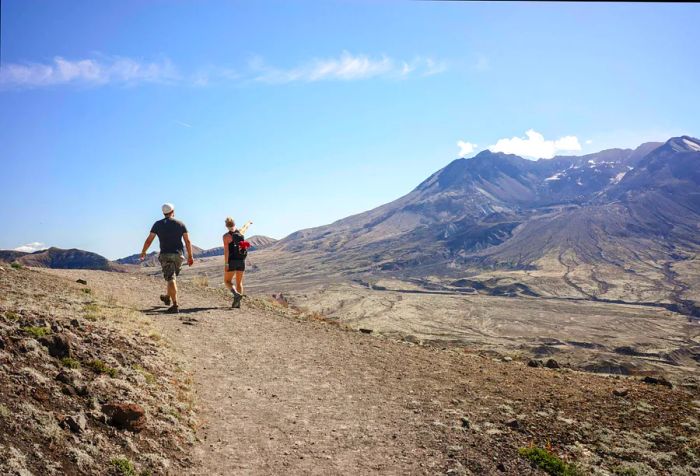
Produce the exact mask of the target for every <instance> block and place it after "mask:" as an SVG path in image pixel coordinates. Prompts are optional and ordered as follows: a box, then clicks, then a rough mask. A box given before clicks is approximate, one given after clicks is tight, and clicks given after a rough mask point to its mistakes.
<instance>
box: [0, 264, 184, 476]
mask: <svg viewBox="0 0 700 476" xmlns="http://www.w3.org/2000/svg"><path fill="white" fill-rule="evenodd" d="M189 381H190V377H189V376H188V375H187V374H186V373H185V372H184V371H183V370H182V367H179V366H178V362H177V359H176V358H175V355H174V354H173V353H172V351H171V350H170V349H168V348H167V347H166V346H165V343H164V341H163V339H162V336H161V335H160V334H159V333H158V331H157V330H156V329H155V328H154V327H153V326H152V323H151V320H150V319H148V318H146V317H145V316H144V315H143V314H141V313H138V312H134V311H133V310H131V309H129V308H126V307H124V306H122V305H121V304H120V303H119V302H117V301H116V300H115V299H114V298H113V297H109V298H108V297H105V296H102V297H98V296H97V293H95V292H94V290H93V288H91V287H90V285H85V284H80V283H76V282H75V279H71V280H66V279H56V278H55V277H53V276H49V275H47V274H44V273H42V272H39V271H34V270H28V269H14V268H11V267H7V268H0V474H8V475H9V474H18V475H30V474H34V475H51V474H56V475H59V474H60V475H63V474H116V475H122V474H124V475H127V474H134V475H135V474H142V475H146V474H166V473H167V474H183V472H186V471H188V468H191V461H190V459H189V456H188V455H190V454H191V451H192V445H193V443H194V441H195V435H194V431H193V429H194V428H195V427H196V420H195V419H194V413H193V411H192V410H193V407H192V399H191V395H190V393H189V384H188V382H189Z"/></svg>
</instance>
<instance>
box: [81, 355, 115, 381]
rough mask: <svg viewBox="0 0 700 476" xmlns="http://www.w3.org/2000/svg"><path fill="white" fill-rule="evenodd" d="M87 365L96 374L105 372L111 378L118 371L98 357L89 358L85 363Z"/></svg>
mask: <svg viewBox="0 0 700 476" xmlns="http://www.w3.org/2000/svg"><path fill="white" fill-rule="evenodd" d="M87 366H88V367H90V368H91V369H92V370H94V371H95V372H97V373H98V374H107V375H109V376H110V377H112V378H114V377H116V376H117V374H118V373H119V371H118V370H117V369H115V368H112V367H110V366H109V365H107V364H105V363H104V362H102V361H101V360H100V359H93V360H91V361H90V362H88V363H87Z"/></svg>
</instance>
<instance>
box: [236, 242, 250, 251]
mask: <svg viewBox="0 0 700 476" xmlns="http://www.w3.org/2000/svg"><path fill="white" fill-rule="evenodd" d="M238 246H239V247H240V248H241V249H242V250H247V249H248V248H250V243H248V242H247V241H245V240H243V241H241V242H240V243H238Z"/></svg>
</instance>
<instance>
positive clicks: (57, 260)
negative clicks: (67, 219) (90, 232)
mask: <svg viewBox="0 0 700 476" xmlns="http://www.w3.org/2000/svg"><path fill="white" fill-rule="evenodd" d="M0 261H5V262H10V263H13V262H17V263H20V264H22V265H25V266H32V267H37V268H55V269H98V270H103V271H121V270H122V268H121V267H120V266H119V265H118V264H116V263H113V262H111V261H109V260H108V259H107V258H105V257H104V256H101V255H98V254H97V253H92V252H90V251H83V250H79V249H75V248H73V249H69V250H64V249H61V248H53V247H52V248H49V249H47V250H41V251H35V252H34V253H25V252H22V251H13V250H0Z"/></svg>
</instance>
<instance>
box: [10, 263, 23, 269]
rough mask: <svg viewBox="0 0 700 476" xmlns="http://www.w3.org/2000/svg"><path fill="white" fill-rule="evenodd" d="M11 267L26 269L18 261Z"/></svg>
mask: <svg viewBox="0 0 700 476" xmlns="http://www.w3.org/2000/svg"><path fill="white" fill-rule="evenodd" d="M10 266H12V267H13V268H14V269H22V268H24V266H22V264H21V263H18V262H16V261H15V262H14V263H12V264H11V265H10Z"/></svg>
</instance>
